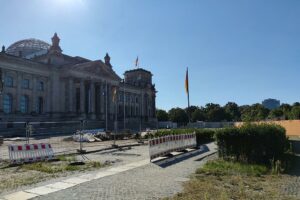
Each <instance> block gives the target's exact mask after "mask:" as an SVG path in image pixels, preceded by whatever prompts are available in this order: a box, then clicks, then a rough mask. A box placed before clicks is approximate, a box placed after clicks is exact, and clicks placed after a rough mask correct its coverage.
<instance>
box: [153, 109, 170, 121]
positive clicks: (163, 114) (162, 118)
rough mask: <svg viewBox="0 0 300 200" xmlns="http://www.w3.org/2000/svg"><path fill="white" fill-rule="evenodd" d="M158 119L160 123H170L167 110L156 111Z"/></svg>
mask: <svg viewBox="0 0 300 200" xmlns="http://www.w3.org/2000/svg"><path fill="white" fill-rule="evenodd" d="M156 117H157V120H158V121H160V122H161V121H168V120H169V115H168V113H167V112H166V111H165V110H161V109H157V110H156Z"/></svg>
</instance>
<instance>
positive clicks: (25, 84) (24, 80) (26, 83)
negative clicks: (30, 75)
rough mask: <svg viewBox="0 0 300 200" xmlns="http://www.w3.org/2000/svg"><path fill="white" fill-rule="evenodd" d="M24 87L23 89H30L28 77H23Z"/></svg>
mask: <svg viewBox="0 0 300 200" xmlns="http://www.w3.org/2000/svg"><path fill="white" fill-rule="evenodd" d="M22 88H23V89H29V80H28V79H23V80H22Z"/></svg>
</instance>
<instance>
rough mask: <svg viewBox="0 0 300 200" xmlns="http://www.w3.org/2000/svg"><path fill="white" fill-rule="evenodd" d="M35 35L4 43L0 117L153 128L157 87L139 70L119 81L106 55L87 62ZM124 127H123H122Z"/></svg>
mask: <svg viewBox="0 0 300 200" xmlns="http://www.w3.org/2000/svg"><path fill="white" fill-rule="evenodd" d="M59 43H60V39H59V37H58V36H57V34H56V33H55V34H54V36H53V37H52V44H51V45H50V44H48V43H46V42H44V41H41V40H37V39H28V40H21V41H19V42H16V43H14V44H12V45H11V46H9V47H8V48H7V49H5V47H2V51H1V53H0V69H1V78H2V83H3V85H2V87H1V98H0V118H1V121H2V122H5V121H13V122H15V121H36V122H38V121H62V120H63V121H68V120H69V121H72V120H73V121H74V120H82V119H86V120H90V121H97V122H99V124H101V126H102V128H105V127H107V128H108V129H112V127H113V124H114V122H115V121H118V122H119V123H118V124H119V127H120V128H124V126H125V128H137V126H141V124H142V125H143V126H144V127H151V126H156V125H155V124H156V116H155V98H156V90H155V85H154V84H153V83H152V74H151V72H150V71H147V70H145V69H142V68H137V69H133V70H129V71H126V72H125V73H124V79H121V78H120V77H119V76H118V75H117V74H116V73H115V71H114V70H113V66H112V65H111V62H110V56H109V55H108V54H106V55H105V57H104V61H102V60H95V61H91V60H89V59H86V58H82V57H79V56H75V57H73V56H69V55H65V54H63V53H62V49H61V47H60V45H59ZM122 125H123V127H122Z"/></svg>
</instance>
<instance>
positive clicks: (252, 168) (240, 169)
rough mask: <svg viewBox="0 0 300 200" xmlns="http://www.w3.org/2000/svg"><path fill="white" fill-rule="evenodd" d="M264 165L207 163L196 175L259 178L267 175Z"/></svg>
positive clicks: (215, 161)
mask: <svg viewBox="0 0 300 200" xmlns="http://www.w3.org/2000/svg"><path fill="white" fill-rule="evenodd" d="M269 171H270V170H269V169H268V168H267V167H266V166H264V165H254V164H243V163H239V162H230V161H224V160H213V161H208V162H207V163H206V164H205V165H204V167H203V168H199V169H198V170H197V171H196V174H201V173H206V174H220V175H248V176H261V175H264V174H267V173H269Z"/></svg>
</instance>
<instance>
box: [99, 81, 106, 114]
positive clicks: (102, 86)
mask: <svg viewBox="0 0 300 200" xmlns="http://www.w3.org/2000/svg"><path fill="white" fill-rule="evenodd" d="M104 86H105V84H103V83H102V82H100V83H99V93H100V94H99V95H100V104H99V106H100V115H101V116H102V115H103V113H104V109H105V104H104V97H105V96H104V95H105V88H104Z"/></svg>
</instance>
